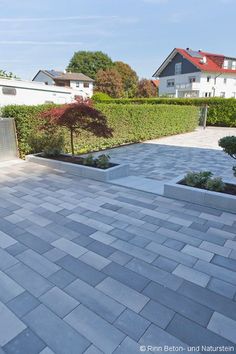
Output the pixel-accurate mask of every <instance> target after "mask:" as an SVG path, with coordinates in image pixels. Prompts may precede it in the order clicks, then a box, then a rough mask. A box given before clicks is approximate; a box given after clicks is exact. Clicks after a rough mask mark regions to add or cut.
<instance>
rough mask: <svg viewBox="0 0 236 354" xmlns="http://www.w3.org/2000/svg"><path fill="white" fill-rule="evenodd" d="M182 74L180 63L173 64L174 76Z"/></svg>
mask: <svg viewBox="0 0 236 354" xmlns="http://www.w3.org/2000/svg"><path fill="white" fill-rule="evenodd" d="M179 74H182V63H176V64H175V75H179Z"/></svg>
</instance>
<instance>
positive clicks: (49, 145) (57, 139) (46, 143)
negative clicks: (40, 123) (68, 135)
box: [28, 129, 65, 157]
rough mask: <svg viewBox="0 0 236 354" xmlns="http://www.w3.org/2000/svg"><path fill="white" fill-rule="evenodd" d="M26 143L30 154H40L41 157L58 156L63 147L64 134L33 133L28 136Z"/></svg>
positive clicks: (51, 131)
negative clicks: (30, 150) (29, 148)
mask: <svg viewBox="0 0 236 354" xmlns="http://www.w3.org/2000/svg"><path fill="white" fill-rule="evenodd" d="M28 143H29V145H30V147H31V149H32V152H34V153H36V152H42V154H43V156H48V157H49V156H59V155H60V154H61V153H62V152H63V151H64V147H65V139H64V134H63V133H62V132H61V131H60V130H54V131H53V130H51V129H50V130H48V131H45V130H44V131H43V130H41V131H39V132H34V133H33V134H32V133H31V135H29V138H28Z"/></svg>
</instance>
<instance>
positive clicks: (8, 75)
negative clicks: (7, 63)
mask: <svg viewBox="0 0 236 354" xmlns="http://www.w3.org/2000/svg"><path fill="white" fill-rule="evenodd" d="M0 77H3V78H6V79H16V75H14V74H13V73H12V72H9V73H8V72H6V71H5V70H0Z"/></svg>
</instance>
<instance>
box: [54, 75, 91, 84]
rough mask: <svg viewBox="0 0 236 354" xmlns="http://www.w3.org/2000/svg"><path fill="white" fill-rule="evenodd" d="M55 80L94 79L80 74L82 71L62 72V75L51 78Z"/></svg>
mask: <svg viewBox="0 0 236 354" xmlns="http://www.w3.org/2000/svg"><path fill="white" fill-rule="evenodd" d="M53 79H54V80H55V81H57V80H60V81H61V80H66V81H70V80H73V81H74V80H75V81H76V80H79V81H90V82H93V81H94V80H93V79H91V78H90V77H88V76H86V75H84V74H82V73H65V74H64V73H63V74H62V75H58V76H57V77H54V78H53Z"/></svg>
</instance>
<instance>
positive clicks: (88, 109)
mask: <svg viewBox="0 0 236 354" xmlns="http://www.w3.org/2000/svg"><path fill="white" fill-rule="evenodd" d="M42 116H43V118H46V119H47V120H48V122H49V124H52V125H54V124H56V125H58V126H63V127H66V128H67V129H68V130H69V131H70V141H71V153H72V155H74V153H75V149H74V135H75V134H76V135H78V134H79V132H80V131H81V130H86V131H88V132H91V133H93V134H94V135H95V136H98V137H104V138H109V137H112V129H111V128H109V127H108V124H107V118H106V117H105V116H104V115H103V114H102V113H101V112H100V111H98V110H97V109H95V108H94V107H92V104H91V101H90V100H87V101H80V102H78V103H72V104H65V105H62V106H59V107H55V108H51V109H50V110H48V111H46V112H44V113H43V114H42Z"/></svg>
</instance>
